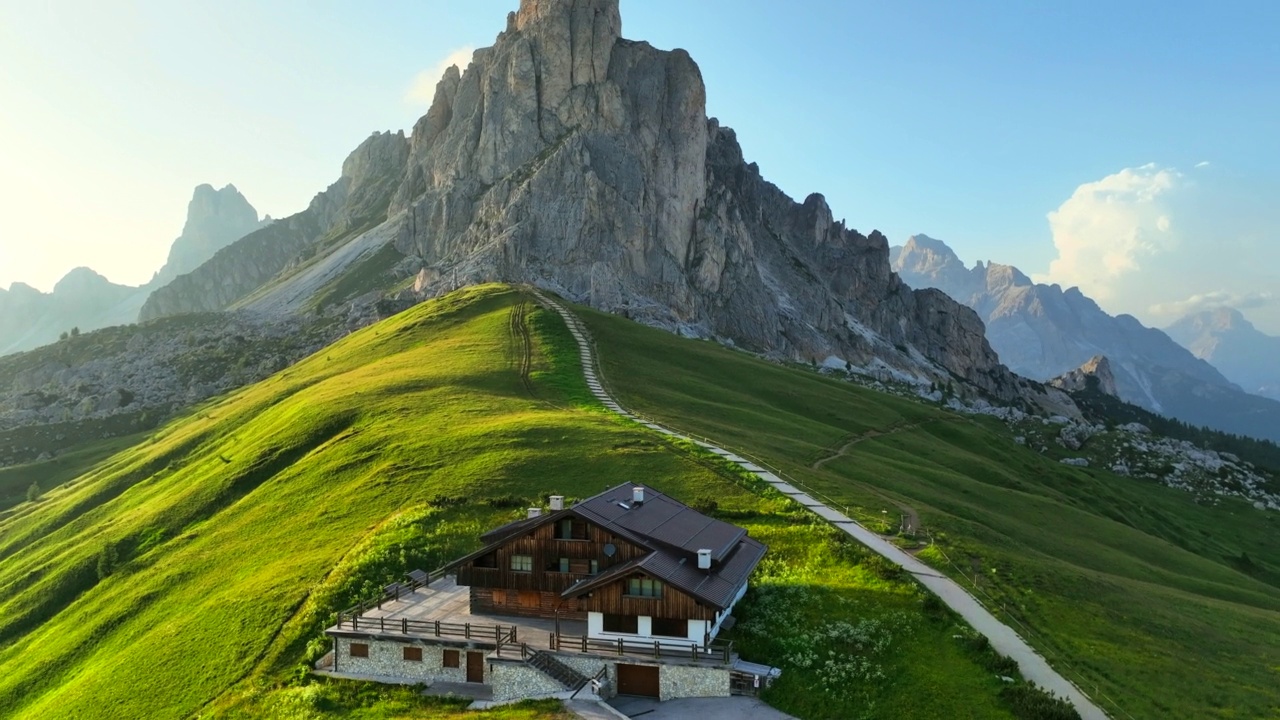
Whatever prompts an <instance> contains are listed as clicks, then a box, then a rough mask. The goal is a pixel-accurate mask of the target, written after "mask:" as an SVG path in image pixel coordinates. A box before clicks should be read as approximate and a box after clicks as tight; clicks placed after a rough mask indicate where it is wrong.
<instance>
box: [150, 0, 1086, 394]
mask: <svg viewBox="0 0 1280 720" xmlns="http://www.w3.org/2000/svg"><path fill="white" fill-rule="evenodd" d="M621 30H622V23H621V17H620V14H619V8H618V2H617V0H523V2H522V3H521V5H520V8H519V10H518V11H517V12H514V13H511V14H510V15H509V16H508V18H507V26H506V29H505V30H504V31H503V32H502V33H500V34H499V35H498V38H497V40H496V42H495V43H494V45H493V46H492V47H488V48H483V49H481V50H478V51H477V52H476V53H475V55H474V58H473V61H472V63H471V64H470V65H469V66H468V67H467V68H466V69H465V71H460V70H459V69H458V68H456V67H452V68H450V69H449V70H447V71H446V72H445V73H444V76H443V77H442V78H441V80H440V82H439V84H438V85H437V88H436V93H435V98H434V101H433V102H432V105H431V107H430V110H429V111H428V112H427V114H426V115H425V116H423V117H422V118H421V119H420V120H419V121H418V122H417V124H416V125H415V126H414V128H413V132H412V134H411V137H410V138H409V139H408V140H406V139H405V138H404V137H403V136H402V135H399V134H397V135H391V134H386V135H375V136H374V137H373V138H370V139H369V140H368V141H366V143H365V144H364V145H362V146H361V148H359V149H357V151H356V153H355V154H353V156H352V158H351V159H348V163H347V165H345V166H344V169H343V178H342V179H341V180H340V181H339V182H338V183H337V184H335V185H334V186H333V187H331V188H329V190H326V191H325V192H324V193H322V194H321V195H320V196H317V199H316V201H315V202H313V203H312V207H310V208H308V210H306V211H304V212H303V213H300V214H299V215H296V216H294V217H292V218H288V219H286V220H284V221H281V222H278V223H276V225H273V226H272V227H271V228H269V229H268V230H266V231H260V232H259V233H256V234H254V235H250V236H249V237H247V238H245V239H244V240H242V241H240V242H239V243H237V244H236V245H234V246H232V247H230V248H228V249H227V250H224V251H223V252H222V253H219V255H218V256H217V257H215V258H214V260H213V261H212V262H210V263H206V265H205V266H203V267H201V268H200V269H198V270H197V271H196V272H193V273H192V274H191V275H189V276H188V277H187V278H182V279H179V281H178V282H175V283H173V284H172V285H171V286H170V287H168V288H165V289H164V291H162V292H157V293H156V294H155V295H154V296H153V297H152V298H151V300H150V301H149V302H148V304H147V307H146V308H145V309H144V317H159V316H163V315H171V314H175V313H182V312H192V311H200V310H215V309H219V308H223V307H228V306H233V305H235V304H237V303H240V304H243V305H244V306H246V307H252V306H253V298H254V297H255V295H260V294H262V292H263V291H261V290H258V289H257V288H259V287H260V286H261V285H263V284H264V283H267V284H270V285H271V286H273V287H277V288H279V287H282V286H284V285H286V284H288V283H291V282H294V283H298V282H303V280H301V279H298V278H301V275H300V274H299V273H294V272H292V271H291V270H290V269H289V267H290V265H291V264H292V265H294V266H297V265H298V262H299V261H298V257H299V256H300V255H305V253H307V252H313V251H312V250H310V249H309V248H315V247H317V246H319V247H321V248H322V249H323V248H327V247H332V246H334V245H336V244H338V243H339V242H344V243H345V242H355V240H356V239H358V236H357V234H356V231H360V232H363V228H365V225H366V223H365V222H363V221H368V222H373V221H375V220H378V219H379V218H380V219H381V220H384V221H385V223H384V224H383V225H382V226H381V227H379V228H376V233H377V237H378V238H384V237H385V238H389V239H390V240H391V241H392V242H393V243H394V246H395V248H396V249H397V250H398V251H399V253H401V254H402V255H404V256H405V257H406V258H408V260H407V261H406V262H408V263H409V264H410V265H412V264H420V266H421V271H420V272H418V275H417V278H416V282H415V289H416V290H417V291H418V292H419V293H420V294H421V295H423V296H434V295H438V294H440V293H443V292H446V291H449V290H452V289H454V288H456V287H459V286H462V285H467V284H474V283H480V282H488V281H503V282H517V283H524V282H528V283H533V284H536V285H539V286H541V287H545V288H549V289H553V290H555V291H557V292H560V293H561V294H563V295H565V296H566V297H569V298H571V299H574V300H577V301H581V302H585V303H588V304H590V305H591V306H593V307H596V308H599V309H603V310H606V311H610V312H615V313H620V314H624V315H626V316H628V317H630V318H633V319H636V320H639V321H642V322H646V323H649V324H653V325H658V326H662V327H665V328H668V329H671V330H675V331H678V332H682V333H685V334H689V335H695V336H701V337H714V338H716V339H719V340H722V341H726V342H731V343H734V344H738V345H741V346H745V347H747V348H750V349H753V350H756V351H759V352H764V353H768V354H770V355H771V356H774V357H778V358H784V359H790V360H801V361H804V362H811V361H812V362H819V363H829V364H834V365H839V366H841V367H844V366H850V367H858V368H862V369H865V370H867V371H870V372H878V373H884V374H898V375H902V376H906V377H912V378H918V379H920V380H922V381H924V382H925V383H926V384H927V383H928V382H930V381H931V380H934V379H944V378H945V379H948V380H949V379H952V378H959V379H962V380H964V381H965V382H967V383H968V384H969V385H970V386H974V387H977V388H980V389H981V390H982V391H983V392H985V393H987V394H989V395H991V396H994V397H996V398H999V399H1001V400H1005V401H1013V400H1015V399H1019V400H1020V401H1024V402H1031V403H1032V404H1038V405H1047V406H1052V407H1054V408H1058V409H1062V407H1061V406H1065V408H1067V410H1065V411H1069V408H1070V400H1069V398H1067V397H1066V396H1065V395H1064V394H1061V393H1058V392H1057V391H1056V390H1047V389H1045V388H1044V387H1042V386H1040V385H1038V384H1036V383H1032V382H1029V381H1027V380H1025V379H1021V378H1018V377H1016V376H1015V375H1014V374H1012V373H1011V372H1009V371H1008V370H1007V369H1006V368H1004V367H1003V366H1001V365H1000V363H999V361H998V359H997V357H996V355H995V353H994V352H993V351H992V350H991V347H990V346H989V345H988V344H987V342H986V340H985V338H984V332H983V327H982V323H981V322H980V320H979V319H978V318H977V316H976V315H974V313H972V312H971V311H970V310H968V309H967V308H965V307H963V306H961V305H958V304H957V303H955V302H953V301H952V300H951V299H949V298H947V297H946V296H945V295H944V294H942V293H939V292H936V291H931V290H924V291H913V290H911V289H910V288H909V287H907V286H906V285H905V284H903V283H902V282H901V281H900V280H899V279H898V278H897V276H896V275H894V273H893V272H891V270H890V269H889V264H888V252H889V250H888V243H887V241H886V240H885V238H884V237H883V236H882V235H880V234H879V233H876V232H873V233H871V234H870V235H863V234H861V233H859V232H857V231H855V230H853V229H850V228H848V227H846V226H845V224H844V223H843V222H836V221H835V220H834V218H833V216H832V212H831V209H830V208H829V207H828V205H827V203H826V201H825V200H824V199H823V197H822V196H821V195H818V194H814V195H810V196H809V197H808V198H806V199H805V201H804V202H803V203H796V202H794V201H793V200H791V199H790V198H789V197H787V196H786V195H785V194H784V193H783V192H782V191H781V190H779V189H778V188H777V187H776V186H774V185H772V184H771V183H769V182H767V181H765V180H764V179H763V178H762V177H761V175H760V172H759V169H758V168H757V167H756V166H755V165H754V164H749V163H747V162H746V161H745V160H744V158H743V155H742V150H741V148H740V146H739V145H738V142H737V139H736V137H735V135H734V133H733V131H732V130H730V129H728V128H726V127H723V126H721V125H720V124H719V123H718V122H717V121H716V120H714V119H708V118H707V116H706V93H705V88H704V86H703V81H702V76H701V73H700V71H699V70H698V66H697V65H696V64H695V63H694V61H693V60H692V59H691V58H690V57H689V55H688V53H686V52H685V51H683V50H673V51H662V50H658V49H655V48H653V47H652V46H650V45H649V44H647V43H644V42H634V41H630V40H625V39H623V38H622V36H621ZM360 158H364V161H363V162H362V164H361V163H355V162H354V161H355V160H357V159H360ZM356 164H361V167H355V165H356ZM357 194H362V195H363V199H362V200H361V201H360V202H359V203H358V205H359V208H360V209H359V210H358V211H353V210H352V206H353V204H354V200H353V198H354V197H355V196H356V195H357ZM318 205H323V206H324V207H325V208H339V209H338V210H337V212H336V213H334V212H332V211H330V212H328V213H326V212H325V211H323V210H322V208H320V207H318ZM365 211H367V212H365ZM335 215H336V216H337V217H336V220H337V222H336V223H335V217H334V216H335ZM355 216H358V217H360V218H361V219H362V221H361V222H347V223H346V225H347V226H348V231H341V230H338V229H336V228H338V227H340V226H342V222H341V220H342V219H344V218H350V217H355ZM318 237H319V238H327V240H324V239H321V240H317V238H318ZM366 239H367V237H366ZM303 262H304V263H305V260H304V261H303ZM290 292H291V291H290ZM280 294H290V293H289V292H283V293H277V295H280Z"/></svg>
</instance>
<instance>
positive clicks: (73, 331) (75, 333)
mask: <svg viewBox="0 0 1280 720" xmlns="http://www.w3.org/2000/svg"><path fill="white" fill-rule="evenodd" d="M71 337H80V328H78V327H73V328H71Z"/></svg>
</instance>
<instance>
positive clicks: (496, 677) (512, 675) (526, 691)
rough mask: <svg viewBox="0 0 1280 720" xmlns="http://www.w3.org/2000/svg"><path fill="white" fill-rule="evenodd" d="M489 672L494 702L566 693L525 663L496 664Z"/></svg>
mask: <svg viewBox="0 0 1280 720" xmlns="http://www.w3.org/2000/svg"><path fill="white" fill-rule="evenodd" d="M486 670H487V671H488V672H489V678H488V681H489V684H490V685H492V686H493V700H494V702H502V701H504V700H519V699H521V698H533V697H545V696H547V695H554V694H556V693H558V692H562V691H564V688H563V687H562V686H561V685H560V683H558V682H556V681H555V680H552V679H551V678H549V677H547V676H546V675H544V674H542V672H540V671H538V670H535V669H533V668H531V667H529V666H528V665H525V664H524V663H513V662H495V663H493V666H492V667H491V668H486Z"/></svg>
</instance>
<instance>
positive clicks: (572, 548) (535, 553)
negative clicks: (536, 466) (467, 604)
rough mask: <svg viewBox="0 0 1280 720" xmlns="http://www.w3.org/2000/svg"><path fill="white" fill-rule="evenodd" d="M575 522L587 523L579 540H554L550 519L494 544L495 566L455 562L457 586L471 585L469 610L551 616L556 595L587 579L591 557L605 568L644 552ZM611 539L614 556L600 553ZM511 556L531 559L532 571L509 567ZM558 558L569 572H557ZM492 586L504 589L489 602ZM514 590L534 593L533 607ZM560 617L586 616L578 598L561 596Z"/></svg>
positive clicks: (583, 617)
mask: <svg viewBox="0 0 1280 720" xmlns="http://www.w3.org/2000/svg"><path fill="white" fill-rule="evenodd" d="M576 521H577V522H580V523H584V524H585V525H586V533H585V534H586V539H584V540H558V539H556V537H555V533H556V526H555V524H554V523H550V522H549V523H546V524H544V525H541V526H539V527H536V528H534V529H533V530H532V531H530V532H528V533H524V534H521V535H519V536H517V537H514V538H511V539H509V540H507V541H506V542H504V543H503V544H501V545H500V546H498V547H497V548H496V549H495V550H494V556H495V557H494V564H495V565H496V566H497V567H493V568H486V567H480V566H478V565H477V563H479V562H482V561H483V558H481V559H480V560H476V561H473V562H469V563H464V564H463V565H460V566H458V569H457V573H458V584H459V585H469V586H471V610H472V612H480V613H484V612H493V613H498V614H505V615H518V616H525V617H553V616H554V615H555V609H556V605H557V604H558V603H559V602H560V593H561V592H563V591H564V590H565V589H566V588H568V587H569V586H570V585H573V584H574V583H576V582H578V581H579V580H581V579H583V578H586V577H591V572H590V569H591V561H592V560H595V561H596V564H597V565H596V567H597V571H598V572H604V571H605V570H608V569H609V568H611V567H613V566H614V565H617V564H619V563H624V562H627V561H629V560H632V559H634V558H636V557H640V556H643V555H645V554H647V553H648V552H649V551H648V550H647V549H645V548H643V547H640V546H638V545H635V544H632V543H630V542H628V541H626V540H623V539H622V538H619V537H616V536H614V535H613V534H612V533H610V532H609V531H607V530H605V529H603V528H601V527H599V526H598V525H595V524H594V523H590V522H586V521H584V520H580V519H578V520H576ZM610 543H612V544H613V546H614V547H615V548H616V551H615V552H614V554H613V557H607V556H605V554H604V546H605V545H607V544H610ZM513 555H528V556H530V557H532V558H533V566H532V567H533V569H532V570H531V571H529V572H524V571H516V570H512V569H511V557H512V556H513ZM560 558H567V559H568V560H569V569H570V572H567V573H562V572H560V571H559V567H558V565H559V561H560ZM548 568H555V569H548ZM494 590H506V591H508V592H507V593H505V594H501V595H500V597H499V598H498V599H499V600H501V601H502V602H495V601H494V593H493V591H494ZM519 591H526V592H537V593H539V598H538V602H537V606H536V609H535V608H534V607H533V605H532V603H531V602H528V599H527V598H526V602H525V603H523V604H522V603H521V602H520V600H519V595H518V593H519ZM560 617H562V618H565V619H574V620H581V619H585V618H586V613H585V612H582V611H581V610H580V607H579V603H578V601H576V600H565V601H564V603H563V604H560Z"/></svg>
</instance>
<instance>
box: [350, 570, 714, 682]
mask: <svg viewBox="0 0 1280 720" xmlns="http://www.w3.org/2000/svg"><path fill="white" fill-rule="evenodd" d="M513 628H514V630H515V637H514V638H512V637H511V632H512V629H513ZM329 630H331V631H339V632H368V633H373V634H376V635H379V636H384V637H397V636H399V637H404V638H413V639H432V640H435V639H441V640H446V641H453V642H459V643H463V642H472V643H477V644H482V645H493V646H495V647H497V646H499V645H502V646H503V648H505V649H503V650H502V653H508V652H513V653H515V654H516V655H517V656H519V655H520V653H521V650H520V648H519V645H521V644H524V645H527V646H528V647H529V649H530V650H555V651H558V652H578V653H586V654H590V655H600V656H618V655H628V656H632V657H649V658H663V659H667V660H670V661H676V662H681V663H693V662H696V663H697V664H700V665H724V664H726V660H727V662H728V663H730V664H731V663H733V662H735V661H737V660H738V658H737V655H736V654H733V653H731V652H729V651H728V650H727V649H724V648H723V646H721V647H716V646H715V645H713V651H711V652H708V651H703V650H699V651H697V652H696V656H695V652H694V651H692V650H691V647H690V643H689V642H688V641H677V640H675V639H674V638H673V639H671V640H668V641H661V640H657V641H649V640H643V639H642V640H627V641H625V642H624V643H622V644H621V645H619V644H618V643H617V641H614V640H601V639H590V640H588V639H586V634H587V623H586V622H584V621H582V620H566V619H563V618H562V619H561V620H560V628H559V631H560V634H559V636H558V637H557V636H556V621H555V620H554V619H545V618H528V617H516V616H512V615H489V614H477V613H472V612H471V594H470V591H469V590H468V588H467V587H466V586H460V585H458V584H457V582H456V580H455V578H454V577H453V576H447V577H443V578H438V579H436V580H433V581H432V582H431V583H430V584H429V585H426V586H424V587H420V588H417V589H415V590H412V591H407V592H405V593H404V594H402V595H401V596H400V597H399V598H398V599H388V600H386V601H385V602H383V603H382V605H381V606H379V607H371V608H369V609H368V610H365V611H364V612H363V613H360V614H359V615H358V616H356V617H354V618H352V617H351V616H349V615H344V616H343V617H342V621H341V623H340V624H338V625H335V626H334V627H331V628H329Z"/></svg>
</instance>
